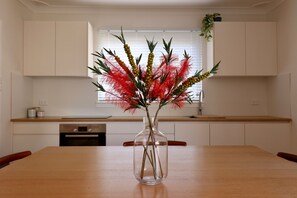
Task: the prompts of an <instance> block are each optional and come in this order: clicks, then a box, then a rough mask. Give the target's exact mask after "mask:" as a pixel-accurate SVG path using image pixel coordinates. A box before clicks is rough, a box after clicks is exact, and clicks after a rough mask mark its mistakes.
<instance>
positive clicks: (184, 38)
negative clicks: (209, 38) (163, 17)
mask: <svg viewBox="0 0 297 198" xmlns="http://www.w3.org/2000/svg"><path fill="white" fill-rule="evenodd" d="M112 34H116V35H119V34H120V30H98V42H99V44H98V49H97V50H98V51H100V50H102V49H103V48H106V49H111V50H112V51H116V54H117V55H118V56H119V57H120V58H121V59H122V60H123V61H124V62H125V63H126V64H127V65H129V64H128V63H129V62H128V58H127V56H126V54H125V52H124V49H123V45H122V43H121V42H120V41H119V40H118V39H117V38H115V37H114V36H113V35H112ZM124 36H125V40H126V42H127V43H128V44H129V46H130V49H131V52H132V54H133V56H134V58H135V57H139V55H140V54H142V59H141V62H140V64H142V65H145V64H146V63H147V56H148V54H149V49H148V47H147V43H146V38H147V39H148V40H152V39H154V41H157V42H158V44H157V46H156V48H155V50H154V54H155V59H154V64H156V65H159V62H160V61H159V57H161V56H162V52H163V53H165V50H164V49H163V42H162V39H163V38H164V39H165V40H166V41H167V42H168V41H169V40H170V38H172V43H171V46H172V48H173V54H175V55H177V56H178V57H179V60H181V59H182V58H183V54H184V50H186V51H187V53H188V54H189V55H190V56H191V64H192V66H191V70H190V73H189V76H192V75H194V73H195V72H196V71H197V70H198V71H199V70H201V69H202V55H203V54H202V51H203V50H202V49H203V47H202V46H203V44H202V38H201V37H200V36H199V32H198V31H166V30H149V31H147V30H125V31H124ZM98 81H99V82H101V80H100V76H99V77H98ZM101 83H102V82H101ZM103 87H104V88H108V84H105V83H104V82H103ZM201 90H202V82H200V83H196V84H195V85H194V86H192V87H191V88H190V89H188V91H191V95H192V100H198V94H199V92H200V91H201ZM105 98H106V97H105V93H104V92H98V101H99V102H100V101H105Z"/></svg>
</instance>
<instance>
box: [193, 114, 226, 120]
mask: <svg viewBox="0 0 297 198" xmlns="http://www.w3.org/2000/svg"><path fill="white" fill-rule="evenodd" d="M187 117H189V118H193V119H200V118H201V119H224V118H225V116H218V115H192V116H187Z"/></svg>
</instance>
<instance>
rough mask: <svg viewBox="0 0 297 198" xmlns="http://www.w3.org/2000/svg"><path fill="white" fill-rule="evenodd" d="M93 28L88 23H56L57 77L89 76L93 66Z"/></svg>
mask: <svg viewBox="0 0 297 198" xmlns="http://www.w3.org/2000/svg"><path fill="white" fill-rule="evenodd" d="M91 33H92V28H91V25H90V24H89V23H87V22H69V21H67V22H61V21H57V22H56V76H88V75H89V74H88V71H89V70H88V68H87V66H93V58H92V55H91V53H93V51H92V50H93V49H92V47H91V46H92V34H91Z"/></svg>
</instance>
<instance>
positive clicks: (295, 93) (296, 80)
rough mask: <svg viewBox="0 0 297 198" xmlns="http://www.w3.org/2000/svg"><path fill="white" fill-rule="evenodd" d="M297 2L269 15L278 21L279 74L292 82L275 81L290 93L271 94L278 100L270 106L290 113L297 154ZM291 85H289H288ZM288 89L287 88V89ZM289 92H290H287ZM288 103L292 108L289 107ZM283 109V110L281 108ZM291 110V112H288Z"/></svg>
mask: <svg viewBox="0 0 297 198" xmlns="http://www.w3.org/2000/svg"><path fill="white" fill-rule="evenodd" d="M296 10H297V1H296V0H286V1H285V2H284V3H283V4H281V6H280V7H278V8H277V9H275V10H273V11H272V12H271V13H270V14H269V18H270V19H271V20H275V21H277V34H278V73H279V74H280V75H285V76H286V75H288V74H290V81H289V83H286V82H285V81H287V80H285V79H284V80H281V81H280V82H278V81H273V82H272V83H273V85H272V86H276V87H279V86H280V84H282V83H284V82H285V83H286V84H287V86H289V87H290V93H289V94H285V95H283V93H284V92H283V90H282V89H278V91H277V92H276V91H274V92H270V96H275V97H277V99H275V101H274V102H273V105H271V106H270V109H271V111H273V112H274V113H277V114H287V113H288V111H290V114H291V117H292V120H293V122H292V138H291V139H292V147H293V150H294V152H295V153H297V124H296V121H297V59H296V52H297V38H296V35H297V23H296V19H297V12H296ZM288 84H289V85H288ZM285 89H287V87H286V88H285ZM285 92H288V91H285ZM288 103H291V106H289V107H288ZM280 107H283V108H280ZM288 109H289V110H288Z"/></svg>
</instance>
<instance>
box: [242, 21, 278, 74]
mask: <svg viewBox="0 0 297 198" xmlns="http://www.w3.org/2000/svg"><path fill="white" fill-rule="evenodd" d="M276 57H277V47H276V23H274V22H247V23H246V75H250V76H259V75H261V76H266V75H267V76H269V75H270V76H271V75H276V74H277V58H276Z"/></svg>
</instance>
